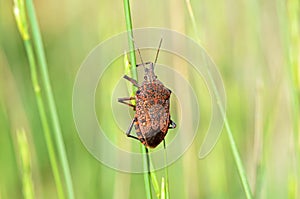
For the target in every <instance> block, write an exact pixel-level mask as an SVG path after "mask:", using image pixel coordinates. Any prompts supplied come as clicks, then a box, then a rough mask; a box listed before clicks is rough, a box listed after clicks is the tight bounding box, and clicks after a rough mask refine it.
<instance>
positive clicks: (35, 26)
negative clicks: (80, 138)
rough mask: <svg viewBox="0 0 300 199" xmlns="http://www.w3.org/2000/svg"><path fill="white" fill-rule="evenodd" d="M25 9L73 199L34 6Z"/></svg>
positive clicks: (56, 140)
mask: <svg viewBox="0 0 300 199" xmlns="http://www.w3.org/2000/svg"><path fill="white" fill-rule="evenodd" d="M26 7H27V11H28V18H29V21H30V25H31V28H32V36H33V37H32V39H33V41H34V47H35V51H36V56H37V60H38V63H39V66H40V70H41V75H42V81H43V84H44V87H45V93H46V97H47V102H48V106H49V111H50V118H51V121H52V125H53V128H54V138H55V142H56V144H57V147H58V154H59V158H60V161H61V164H62V170H63V174H64V178H65V182H66V187H67V193H68V198H69V199H73V198H74V191H73V184H72V179H71V172H70V168H69V163H68V160H67V155H66V150H65V145H64V142H63V138H62V132H61V128H60V124H59V119H58V114H57V110H56V105H55V101H54V97H53V92H52V88H51V84H50V79H49V75H48V66H47V62H46V56H45V52H44V47H43V42H42V38H41V34H40V30H39V26H38V22H37V18H36V14H35V9H34V5H33V3H32V0H26Z"/></svg>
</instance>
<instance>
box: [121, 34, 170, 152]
mask: <svg viewBox="0 0 300 199" xmlns="http://www.w3.org/2000/svg"><path fill="white" fill-rule="evenodd" d="M161 43H162V39H161V40H160V43H159V47H158V50H157V53H156V57H155V61H154V63H153V62H146V63H144V62H143V60H142V56H141V53H140V51H139V49H137V50H138V53H139V55H140V59H141V61H142V64H138V65H137V67H138V66H141V65H142V66H143V67H144V72H145V75H144V81H143V82H142V84H141V85H139V84H138V82H137V81H136V80H135V79H132V78H131V77H129V76H127V75H124V78H125V79H126V80H128V81H130V82H131V83H132V84H133V85H134V86H136V87H137V88H138V90H137V91H136V93H135V96H134V97H124V98H118V102H120V103H123V104H126V105H128V106H130V107H132V108H133V110H134V111H135V115H134V118H133V120H132V121H131V123H130V125H129V128H128V130H127V131H126V135H127V136H128V137H131V138H134V139H137V140H139V141H141V143H143V144H144V145H145V146H146V147H148V148H155V147H156V146H157V145H159V144H160V143H161V142H162V141H163V140H164V138H165V136H166V135H167V133H168V130H169V129H174V128H175V127H176V124H175V122H173V121H172V120H171V116H170V110H169V107H170V95H171V93H172V92H171V90H170V89H168V88H166V87H165V86H164V85H163V83H162V82H160V81H159V80H158V79H157V76H156V75H155V73H154V66H155V64H156V61H157V58H158V54H159V50H160V47H161ZM131 100H135V102H136V103H135V105H134V104H132V103H130V101H131ZM133 125H134V128H135V131H136V135H137V137H136V136H134V135H131V130H132V127H133Z"/></svg>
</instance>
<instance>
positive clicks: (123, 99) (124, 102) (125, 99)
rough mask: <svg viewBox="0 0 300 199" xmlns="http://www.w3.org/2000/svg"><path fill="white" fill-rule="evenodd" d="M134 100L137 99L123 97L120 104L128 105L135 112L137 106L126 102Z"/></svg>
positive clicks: (119, 100) (119, 99)
mask: <svg viewBox="0 0 300 199" xmlns="http://www.w3.org/2000/svg"><path fill="white" fill-rule="evenodd" d="M133 99H135V98H134V97H123V98H118V102H120V103H123V104H126V105H128V106H131V107H133V109H134V110H135V105H133V104H131V103H129V102H126V101H129V100H133Z"/></svg>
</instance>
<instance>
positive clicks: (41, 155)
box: [0, 0, 300, 199]
mask: <svg viewBox="0 0 300 199" xmlns="http://www.w3.org/2000/svg"><path fill="white" fill-rule="evenodd" d="M291 2H292V1H291V0H287V1H284V0H277V1H273V0H261V1H258V0H256V1H252V0H238V1H236V0H235V1H234V0H226V1H216V0H212V1H211V0H201V1H196V0H192V1H191V2H190V3H191V7H192V9H193V11H194V17H195V20H196V21H195V22H196V25H197V26H196V27H197V31H195V29H194V28H193V23H192V20H191V18H190V15H189V14H190V13H189V11H188V6H187V5H188V4H187V2H186V1H171V0H165V1H160V0H152V1H146V0H139V1H131V12H132V20H133V27H134V28H142V27H161V28H168V29H172V30H175V31H178V32H180V33H183V34H185V35H187V36H189V37H191V38H192V39H194V40H195V41H198V42H201V44H202V46H203V47H204V48H205V49H206V50H207V52H208V54H209V55H210V57H211V58H212V59H213V60H214V62H215V63H216V65H217V66H218V69H219V71H220V74H221V76H222V78H223V81H224V85H225V88H226V95H227V116H228V121H229V124H230V127H231V129H232V132H233V135H234V138H235V140H236V143H237V147H238V149H239V153H240V156H241V158H242V162H243V165H244V168H245V171H246V175H247V178H248V181H249V184H250V186H251V189H252V192H253V195H254V196H255V198H278V199H282V198H296V197H297V196H296V194H297V186H298V188H299V178H297V176H296V175H297V172H298V175H299V165H298V167H297V164H296V159H297V156H299V149H297V147H295V145H296V146H297V144H298V147H299V140H297V133H296V134H294V133H293V121H296V124H297V123H299V116H298V115H297V118H296V119H295V115H293V110H294V109H295V108H296V107H297V106H295V104H293V103H292V96H293V93H292V92H293V89H292V84H293V82H292V80H291V79H292V75H291V74H293V72H297V71H298V70H299V65H298V66H297V67H298V70H293V71H292V72H291V71H290V68H291V67H290V66H289V57H288V54H287V52H289V51H288V49H289V47H290V45H292V44H293V45H295V44H296V47H297V46H298V48H299V43H297V42H299V36H298V40H294V41H293V42H292V43H290V42H289V41H290V40H289V35H290V31H289V27H290V26H291V24H290V22H289V19H290V18H289V16H290V15H289V12H290V10H291V8H289V7H288V5H289V4H290V3H291ZM34 3H35V8H36V12H37V17H38V20H39V25H40V29H41V34H42V37H43V42H44V46H45V52H46V57H47V61H48V66H49V74H50V79H51V83H52V87H53V91H54V97H55V101H56V105H57V110H58V114H59V119H60V124H61V128H62V132H63V138H64V142H65V146H66V152H67V157H68V161H69V165H70V169H71V174H72V182H73V185H74V192H75V196H76V198H91V199H92V198H115V199H117V198H124V199H126V198H145V186H144V177H143V175H142V174H130V173H123V172H119V171H115V170H113V169H111V168H109V167H106V166H104V165H103V164H101V163H100V162H99V161H97V160H96V159H95V158H94V157H93V156H92V155H91V154H90V153H89V152H88V151H87V150H86V148H85V147H84V145H83V144H82V143H81V141H80V139H79V136H78V134H77V132H76V128H75V124H74V121H73V116H72V89H73V84H74V81H75V77H76V73H77V71H78V69H79V67H80V65H81V63H82V62H83V60H84V58H85V57H86V56H87V55H88V53H89V52H90V51H91V50H92V49H93V48H94V47H95V46H96V45H97V44H99V43H100V42H101V41H104V40H106V39H108V38H110V37H111V36H113V35H115V34H118V33H120V32H123V31H126V26H125V17H124V11H123V2H122V1H105V0H99V1H94V0H89V1H78V0H72V1H71V0H65V1H58V0H53V1H35V2H34ZM295 5H296V6H298V14H299V3H298V5H297V4H295ZM0 18H1V21H0V41H1V46H0V198H1V199H2V198H22V197H23V194H22V169H21V166H20V165H21V163H20V157H21V153H22V149H20V146H19V145H18V142H17V136H16V132H17V130H18V129H24V130H25V132H26V137H27V140H28V143H29V149H30V157H31V166H32V167H31V173H32V182H33V184H34V192H35V197H36V198H57V197H58V196H57V192H56V186H55V183H54V179H53V174H52V169H51V166H50V162H49V157H48V152H47V148H46V144H45V138H44V133H43V128H42V126H41V122H40V118H39V114H38V110H37V105H36V100H35V95H34V92H33V89H32V84H31V79H30V78H31V77H30V70H29V65H28V59H27V57H26V53H25V49H24V46H23V42H22V39H21V37H20V34H19V32H18V29H17V26H16V22H15V19H14V16H13V1H9V0H6V1H1V2H0ZM296 19H298V21H296V23H295V24H296V28H297V25H298V26H299V15H298V18H297V17H296ZM296 39H297V37H296ZM153 52H155V51H151V53H153ZM298 52H299V51H298ZM149 56H152V54H151V55H149ZM296 57H297V56H296ZM298 60H299V54H298ZM174 62H176V60H174ZM122 63H123V62H122V58H120V60H117V61H116V63H115V67H112V68H111V69H110V70H109V71H108V73H109V74H110V75H106V76H105V77H104V78H103V79H102V81H103V82H104V83H103V82H102V83H101V82H100V83H99V84H100V86H99V89H100V90H98V91H99V92H98V93H100V92H101V95H99V96H98V95H97V96H98V98H99V101H98V102H99V103H97V104H96V108H97V115H98V116H99V121H104V123H105V124H104V125H105V126H106V127H105V128H108V129H109V130H111V134H110V135H109V136H108V137H109V138H110V139H112V140H113V142H115V143H117V144H120V145H122V144H124V142H128V139H127V138H126V137H125V136H124V135H123V134H122V132H121V131H120V129H118V128H117V127H116V126H115V121H114V120H113V119H110V118H112V112H111V106H107V103H111V102H110V100H107V99H110V98H111V96H112V94H113V93H112V90H113V89H114V87H113V85H114V84H113V83H115V82H116V81H119V79H120V78H121V76H122V74H123V73H124V68H123V67H121V66H122ZM298 63H299V61H298ZM117 66H118V67H117ZM111 74H113V75H111ZM294 75H295V73H294ZM296 75H299V74H297V73H296ZM187 76H188V75H187ZM190 78H191V79H190V81H191V84H192V85H193V86H194V87H195V88H198V89H196V91H197V93H196V94H197V96H199V98H200V99H201V98H202V99H203V100H202V101H201V103H200V104H199V106H200V110H201V116H202V118H203V119H202V121H201V126H200V127H199V132H205V129H207V128H208V126H209V119H210V114H211V113H210V111H211V110H210V106H211V105H210V100H209V93H208V92H207V91H206V92H204V91H205V84H203V82H202V83H199V82H198V81H199V80H195V79H193V76H192V75H190ZM101 84H105V86H102V87H101ZM200 85H202V86H200ZM297 88H298V93H299V84H298V87H297ZM202 91H203V92H202ZM97 96H96V97H97ZM100 96H101V99H100ZM103 96H107V99H106V98H104V99H103ZM173 101H174V103H176V99H175V98H174V99H173ZM124 110H125V111H126V110H127V109H126V108H124ZM172 111H173V113H174V117H175V118H178V119H179V118H180V112H178V111H176V108H174V110H172ZM107 115H108V116H107ZM191 115H192V114H191ZM293 117H294V118H293ZM182 119H186V120H192V119H193V118H192V117H191V118H182ZM294 123H295V122H294ZM296 126H297V125H296ZM296 131H297V129H296ZM298 132H299V129H298ZM203 137H204V135H203V134H201V133H199V136H197V138H196V140H195V142H194V143H193V145H192V146H191V147H190V148H189V150H187V152H186V153H185V154H184V155H183V156H182V157H181V158H180V159H179V160H178V161H176V162H175V163H173V164H172V165H170V166H169V167H168V171H169V189H170V197H171V198H188V199H193V198H195V199H196V198H213V199H218V198H219V199H226V198H228V199H229V198H230V199H231V198H246V196H245V193H244V190H243V187H242V184H241V181H240V177H239V174H238V171H237V167H236V165H235V161H234V159H233V156H232V152H231V150H230V145H229V140H228V136H227V133H226V131H225V130H223V133H222V134H221V137H220V139H219V141H218V143H217V145H216V146H215V148H214V150H213V151H212V152H211V153H210V154H209V155H208V156H207V157H206V158H205V159H201V160H200V159H198V152H199V151H198V150H199V146H200V144H201V142H202V141H203ZM130 143H131V145H134V146H133V147H136V146H135V145H138V144H139V143H138V142H134V141H130ZM126 144H128V143H125V145H126ZM107 153H109V151H108V152H107ZM157 175H158V179H159V181H160V180H161V176H163V175H164V172H163V171H157ZM297 183H298V184H297ZM298 197H300V196H299V190H298Z"/></svg>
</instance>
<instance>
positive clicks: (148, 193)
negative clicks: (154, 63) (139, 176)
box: [123, 0, 152, 199]
mask: <svg viewBox="0 0 300 199" xmlns="http://www.w3.org/2000/svg"><path fill="white" fill-rule="evenodd" d="M123 2H124V13H125V21H126V29H127V35H128V45H129V50H130V52H129V55H130V66H131V77H132V78H133V79H135V80H138V77H137V70H136V57H135V48H134V40H133V31H132V21H131V13H130V3H129V0H124V1H123ZM132 91H133V93H135V92H136V91H137V88H136V87H135V86H132ZM141 151H142V154H145V155H144V158H143V164H144V167H147V166H148V163H147V155H148V154H146V148H145V147H144V146H143V145H141ZM148 169H149V167H148ZM144 182H145V190H146V197H147V199H152V193H151V183H150V176H149V174H148V173H146V172H145V173H144Z"/></svg>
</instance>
